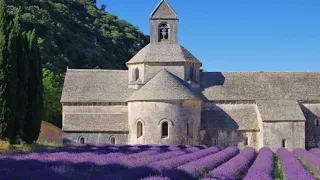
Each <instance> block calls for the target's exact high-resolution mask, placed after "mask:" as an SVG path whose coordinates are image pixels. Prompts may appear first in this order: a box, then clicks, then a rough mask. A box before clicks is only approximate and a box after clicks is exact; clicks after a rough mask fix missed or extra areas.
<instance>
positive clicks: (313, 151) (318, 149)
mask: <svg viewBox="0 0 320 180" xmlns="http://www.w3.org/2000/svg"><path fill="white" fill-rule="evenodd" d="M309 152H311V153H313V154H315V155H317V156H318V157H320V148H312V149H310V150H309Z"/></svg>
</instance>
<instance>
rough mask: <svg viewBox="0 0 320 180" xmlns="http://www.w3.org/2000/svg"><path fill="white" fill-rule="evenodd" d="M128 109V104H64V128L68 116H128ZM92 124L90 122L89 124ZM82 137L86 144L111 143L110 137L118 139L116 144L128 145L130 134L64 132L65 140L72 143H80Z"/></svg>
mask: <svg viewBox="0 0 320 180" xmlns="http://www.w3.org/2000/svg"><path fill="white" fill-rule="evenodd" d="M127 112H128V107H127V105H126V103H107V102H105V103H72V104H63V106H62V128H63V126H64V124H66V123H68V122H66V119H65V115H66V114H77V113H83V114H102V113H104V114H121V113H123V114H127ZM88 123H90V122H88ZM80 136H82V137H84V138H85V142H100V143H109V142H110V139H109V138H110V136H114V137H115V138H116V143H117V142H119V143H127V141H128V140H127V137H128V132H122V133H121V132H117V133H108V132H81V131H79V132H63V134H62V137H63V139H69V140H71V141H76V142H78V141H79V138H80ZM117 139H118V140H117Z"/></svg>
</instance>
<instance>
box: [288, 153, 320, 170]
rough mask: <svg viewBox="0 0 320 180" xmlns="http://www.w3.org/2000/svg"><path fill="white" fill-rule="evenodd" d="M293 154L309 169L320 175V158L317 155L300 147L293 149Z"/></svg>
mask: <svg viewBox="0 0 320 180" xmlns="http://www.w3.org/2000/svg"><path fill="white" fill-rule="evenodd" d="M293 154H294V155H296V156H298V157H299V158H301V159H302V160H303V161H304V162H305V164H306V166H307V167H308V168H309V169H312V170H314V171H315V172H316V173H317V175H320V158H319V157H318V156H316V155H315V154H313V153H311V152H308V151H307V150H305V149H302V148H297V149H295V150H294V151H293Z"/></svg>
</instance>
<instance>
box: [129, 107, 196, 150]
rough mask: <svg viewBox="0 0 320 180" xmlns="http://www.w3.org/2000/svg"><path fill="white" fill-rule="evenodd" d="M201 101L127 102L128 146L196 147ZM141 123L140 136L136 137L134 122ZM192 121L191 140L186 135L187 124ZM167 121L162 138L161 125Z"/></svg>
mask: <svg viewBox="0 0 320 180" xmlns="http://www.w3.org/2000/svg"><path fill="white" fill-rule="evenodd" d="M200 112H201V102H200V101H183V102H181V101H172V102H129V103H128V117H129V131H130V135H129V143H130V144H167V145H170V144H176V145H180V144H189V145H197V144H199V143H200V142H199V132H200V129H199V127H200ZM139 121H140V122H142V124H143V136H141V137H139V138H138V137H137V123H138V122H139ZM190 121H192V122H193V126H192V127H193V137H192V138H191V137H188V136H187V122H190ZM163 122H168V125H169V133H168V134H169V136H168V137H167V138H162V137H161V124H162V123H163Z"/></svg>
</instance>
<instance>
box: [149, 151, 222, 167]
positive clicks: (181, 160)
mask: <svg viewBox="0 0 320 180" xmlns="http://www.w3.org/2000/svg"><path fill="white" fill-rule="evenodd" d="M220 150H221V149H220V148H218V147H210V148H207V149H203V150H200V151H197V152H194V153H191V154H185V155H182V156H179V157H175V158H171V159H168V160H163V161H158V162H155V163H152V164H150V167H152V168H153V169H155V170H157V171H159V172H161V171H163V170H169V169H173V168H176V167H178V166H181V165H183V164H186V163H189V162H191V161H194V160H197V159H199V158H202V157H204V156H207V155H210V154H214V153H216V152H219V151H220Z"/></svg>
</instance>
